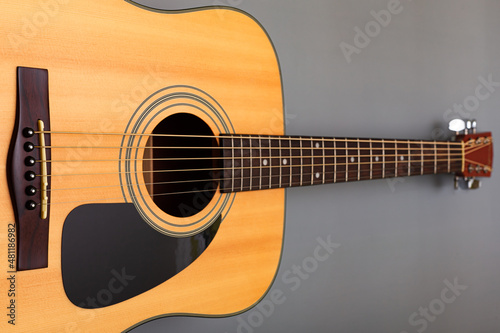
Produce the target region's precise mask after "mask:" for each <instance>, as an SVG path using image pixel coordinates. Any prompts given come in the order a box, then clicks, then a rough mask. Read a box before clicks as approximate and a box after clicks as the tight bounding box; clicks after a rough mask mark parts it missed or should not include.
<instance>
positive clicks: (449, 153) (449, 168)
mask: <svg viewBox="0 0 500 333" xmlns="http://www.w3.org/2000/svg"><path fill="white" fill-rule="evenodd" d="M447 146H448V173H450V172H451V152H450V143H449V142H448V143H447Z"/></svg>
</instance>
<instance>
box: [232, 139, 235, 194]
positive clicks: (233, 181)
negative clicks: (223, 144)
mask: <svg viewBox="0 0 500 333" xmlns="http://www.w3.org/2000/svg"><path fill="white" fill-rule="evenodd" d="M231 161H232V163H231V180H232V183H231V189H232V192H234V183H235V180H234V176H235V175H234V168H235V165H234V138H231Z"/></svg>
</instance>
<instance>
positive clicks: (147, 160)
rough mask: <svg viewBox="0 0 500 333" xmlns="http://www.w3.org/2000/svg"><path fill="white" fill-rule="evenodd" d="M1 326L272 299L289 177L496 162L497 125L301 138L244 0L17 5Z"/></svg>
mask: <svg viewBox="0 0 500 333" xmlns="http://www.w3.org/2000/svg"><path fill="white" fill-rule="evenodd" d="M1 7H2V14H1V20H0V36H1V38H2V46H1V48H0V49H1V52H2V56H1V61H0V66H1V67H0V73H1V74H0V75H1V78H2V80H1V82H2V88H1V89H0V105H1V111H0V117H1V119H0V126H1V129H2V131H1V132H0V140H1V141H0V147H1V148H0V154H1V159H2V161H5V164H4V165H5V172H3V173H2V177H3V178H2V181H1V182H0V186H1V191H0V195H1V196H0V204H1V208H2V209H1V210H0V214H1V215H0V216H1V222H2V224H1V234H2V237H0V262H1V264H0V271H1V274H2V279H1V283H0V305H1V307H2V309H3V310H2V311H3V316H2V320H1V321H0V331H2V332H6V331H19V332H35V331H36V332H38V331H39V332H97V331H101V332H116V331H126V330H130V329H132V328H133V327H135V326H137V325H139V324H141V323H143V322H145V321H148V320H152V319H154V318H158V317H162V316H171V315H180V314H186V315H199V316H213V317H216V316H225V315H230V314H236V313H240V312H242V311H245V310H247V309H249V308H251V307H252V306H253V305H255V304H256V303H257V302H259V300H260V299H261V298H262V297H263V295H265V294H266V292H267V291H268V290H269V288H270V285H271V284H272V282H273V279H274V277H275V275H276V270H277V267H278V263H279V261H280V256H281V250H282V242H283V230H284V229H283V227H284V200H285V196H284V194H285V190H284V188H287V187H292V186H306V185H320V184H327V183H339V182H349V181H361V180H369V179H382V178H391V177H406V176H418V175H427V174H438V173H448V174H453V175H455V177H457V180H458V181H459V182H458V183H459V184H460V183H462V184H464V186H465V187H471V188H474V187H477V185H478V181H477V179H476V177H489V176H490V175H491V172H492V155H493V153H492V151H493V150H492V137H491V133H476V132H475V126H474V122H473V121H465V122H464V121H461V120H455V121H453V123H452V124H451V128H452V129H453V130H454V131H456V132H459V133H457V135H456V137H455V139H453V140H450V141H426V140H400V139H397V140H395V139H369V138H333V137H332V138H326V137H310V136H304V137H296V136H294V137H292V136H285V135H284V126H283V96H282V85H281V77H280V68H279V63H278V60H277V57H276V53H275V50H274V48H273V45H272V43H271V41H270V39H269V37H268V35H267V34H266V32H265V31H264V29H263V28H262V27H261V26H260V25H259V24H258V23H257V22H256V21H255V20H254V19H253V18H252V17H250V16H249V15H247V14H245V13H243V12H240V11H238V10H234V9H230V8H202V9H197V10H191V11H181V12H166V11H159V10H154V9H151V8H146V7H143V6H140V5H137V4H134V3H131V2H126V1H122V0H106V1H96V0H87V1H63V0H49V1H43V2H40V1H35V0H26V1H14V0H2V6H1Z"/></svg>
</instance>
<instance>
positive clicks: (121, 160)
mask: <svg viewBox="0 0 500 333" xmlns="http://www.w3.org/2000/svg"><path fill="white" fill-rule="evenodd" d="M238 149H239V148H238ZM266 150H268V149H266ZM349 150H356V151H357V150H358V149H356V148H354V149H349ZM365 150H370V149H365ZM389 150H396V149H389ZM397 150H403V149H397ZM334 156H337V157H338V156H343V157H344V158H345V156H346V155H338V154H337V155H310V156H303V158H323V157H325V158H332V157H334ZM347 156H348V157H358V156H359V157H360V158H371V157H374V156H380V155H377V154H372V155H358V154H353V155H347ZM401 156H405V157H408V156H410V157H411V156H418V157H421V156H448V153H447V152H446V153H441V154H437V155H436V154H418V153H417V154H394V155H387V154H385V157H401ZM450 156H454V157H459V156H462V154H458V153H452V154H450ZM293 157H294V156H282V157H281V159H283V158H293ZM268 158H275V159H276V158H278V159H279V158H280V157H279V156H260V157H257V156H254V157H252V158H250V156H235V157H189V158H188V157H175V158H169V157H165V158H163V157H162V158H123V159H110V160H69V161H64V160H36V161H35V162H36V163H68V162H71V163H75V162H93V163H95V162H127V161H129V162H131V161H203V160H212V161H218V160H241V159H251V160H255V159H268Z"/></svg>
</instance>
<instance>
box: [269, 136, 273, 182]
mask: <svg viewBox="0 0 500 333" xmlns="http://www.w3.org/2000/svg"><path fill="white" fill-rule="evenodd" d="M272 156H273V155H272V153H271V137H269V188H271V184H272V183H273V182H272V177H273V169H272V168H271V166H272V161H273V158H272Z"/></svg>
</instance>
